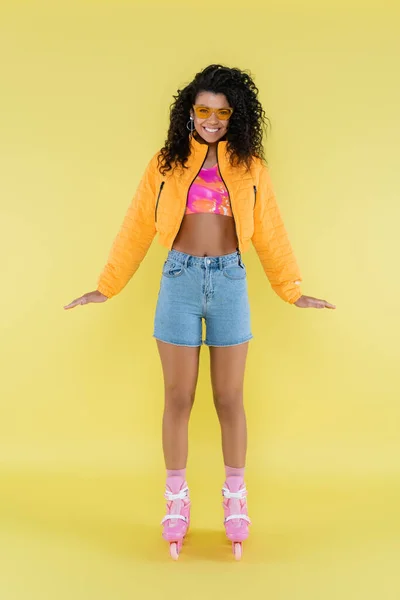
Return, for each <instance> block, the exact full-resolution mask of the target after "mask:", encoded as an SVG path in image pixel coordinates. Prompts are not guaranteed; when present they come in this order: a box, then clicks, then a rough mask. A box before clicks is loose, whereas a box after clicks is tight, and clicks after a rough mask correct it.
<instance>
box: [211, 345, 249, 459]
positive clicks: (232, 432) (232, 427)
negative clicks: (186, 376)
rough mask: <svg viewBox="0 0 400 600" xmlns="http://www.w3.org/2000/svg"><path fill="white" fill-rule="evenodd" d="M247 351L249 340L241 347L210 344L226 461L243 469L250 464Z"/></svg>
mask: <svg viewBox="0 0 400 600" xmlns="http://www.w3.org/2000/svg"><path fill="white" fill-rule="evenodd" d="M247 351H248V342H246V343H244V344H239V345H237V346H225V347H217V346H210V359H211V383H212V388H213V395H214V404H215V408H216V411H217V414H218V418H219V422H220V425H221V437H222V452H223V457H224V463H225V465H227V466H229V467H236V468H242V467H244V466H245V463H246V450H247V425H246V415H245V411H244V406H243V382H244V372H245V365H246V358H247Z"/></svg>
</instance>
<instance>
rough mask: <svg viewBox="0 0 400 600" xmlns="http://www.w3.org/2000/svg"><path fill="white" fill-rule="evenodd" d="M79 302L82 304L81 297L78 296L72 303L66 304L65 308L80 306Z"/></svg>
mask: <svg viewBox="0 0 400 600" xmlns="http://www.w3.org/2000/svg"><path fill="white" fill-rule="evenodd" d="M78 304H80V298H76V299H75V300H73V301H72V302H71V303H70V304H67V306H64V308H65V309H67V308H74V307H75V306H78Z"/></svg>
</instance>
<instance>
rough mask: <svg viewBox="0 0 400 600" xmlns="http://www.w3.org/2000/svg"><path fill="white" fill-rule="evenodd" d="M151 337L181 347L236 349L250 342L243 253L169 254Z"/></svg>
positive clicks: (163, 272) (174, 252) (176, 251)
mask: <svg viewBox="0 0 400 600" xmlns="http://www.w3.org/2000/svg"><path fill="white" fill-rule="evenodd" d="M202 319H204V320H205V324H206V339H205V340H204V342H203V340H202ZM153 337H155V338H156V339H159V340H161V341H163V342H168V343H170V344H176V345H179V346H201V345H202V344H203V343H204V344H206V345H207V346H235V345H237V344H242V343H244V342H247V341H248V340H250V339H252V337H253V335H252V332H251V324H250V306H249V299H248V293H247V273H246V266H245V264H244V263H243V261H242V257H241V254H240V252H239V250H237V251H236V252H232V253H231V254H224V255H222V256H192V255H190V254H186V253H184V252H179V251H178V250H170V251H169V252H168V256H167V259H166V261H165V263H164V265H163V268H162V275H161V284H160V291H159V293H158V299H157V306H156V311H155V318H154V332H153Z"/></svg>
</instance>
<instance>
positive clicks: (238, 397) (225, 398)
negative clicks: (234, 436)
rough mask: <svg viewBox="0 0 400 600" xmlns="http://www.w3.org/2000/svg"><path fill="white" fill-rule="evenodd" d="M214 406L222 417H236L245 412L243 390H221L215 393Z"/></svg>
mask: <svg viewBox="0 0 400 600" xmlns="http://www.w3.org/2000/svg"><path fill="white" fill-rule="evenodd" d="M214 405H215V408H216V409H217V412H218V414H220V415H227V416H229V415H234V414H237V413H238V412H239V411H241V410H243V392H242V390H235V389H232V390H221V391H218V390H217V391H215V392H214Z"/></svg>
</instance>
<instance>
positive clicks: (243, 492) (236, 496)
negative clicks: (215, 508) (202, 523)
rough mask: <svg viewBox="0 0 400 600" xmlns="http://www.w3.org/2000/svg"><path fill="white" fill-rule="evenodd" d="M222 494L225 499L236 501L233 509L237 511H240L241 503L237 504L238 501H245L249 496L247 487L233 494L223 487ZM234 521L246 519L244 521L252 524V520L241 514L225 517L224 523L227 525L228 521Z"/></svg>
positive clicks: (233, 503)
mask: <svg viewBox="0 0 400 600" xmlns="http://www.w3.org/2000/svg"><path fill="white" fill-rule="evenodd" d="M222 494H223V496H224V498H228V499H229V500H230V499H234V500H235V502H232V509H234V510H235V511H239V510H240V503H239V502H236V500H243V498H245V497H246V496H247V490H246V487H243V488H242V489H241V490H239V491H238V492H231V491H230V490H228V488H226V487H223V488H222ZM232 519H244V521H247V523H251V520H250V518H249V517H248V516H247V515H244V514H242V513H239V512H237V513H236V514H232V515H228V516H227V517H225V519H224V523H226V522H227V521H232Z"/></svg>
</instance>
